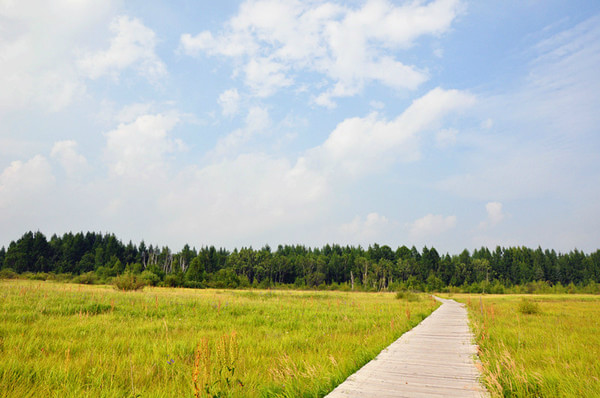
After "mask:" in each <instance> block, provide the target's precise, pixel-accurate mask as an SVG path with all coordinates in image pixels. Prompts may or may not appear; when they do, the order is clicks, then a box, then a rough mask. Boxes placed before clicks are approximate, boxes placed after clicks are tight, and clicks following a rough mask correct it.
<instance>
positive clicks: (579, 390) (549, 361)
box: [453, 295, 600, 397]
mask: <svg viewBox="0 0 600 398" xmlns="http://www.w3.org/2000/svg"><path fill="white" fill-rule="evenodd" d="M453 298H455V299H457V300H459V301H462V302H465V303H467V306H468V308H469V313H470V316H471V320H472V323H473V329H474V332H475V335H476V340H477V344H478V345H479V347H480V359H481V363H482V366H483V375H484V382H485V384H486V385H487V387H488V389H489V390H490V392H491V394H492V396H504V397H600V360H599V358H600V296H593V295H527V296H521V295H510V296H494V295H490V296H481V301H480V296H478V295H471V296H469V295H456V296H454V297H453Z"/></svg>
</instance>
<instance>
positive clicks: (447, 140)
mask: <svg viewBox="0 0 600 398" xmlns="http://www.w3.org/2000/svg"><path fill="white" fill-rule="evenodd" d="M457 135H458V130H456V129H453V128H450V129H442V130H440V131H438V132H437V133H436V134H435V143H436V145H437V146H438V148H447V147H449V146H452V145H454V144H455V143H456V136H457Z"/></svg>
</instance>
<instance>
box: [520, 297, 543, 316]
mask: <svg viewBox="0 0 600 398" xmlns="http://www.w3.org/2000/svg"><path fill="white" fill-rule="evenodd" d="M519 312H520V313H521V314H526V315H534V314H539V313H540V305H539V304H538V303H536V302H535V301H531V300H525V299H523V300H521V303H519Z"/></svg>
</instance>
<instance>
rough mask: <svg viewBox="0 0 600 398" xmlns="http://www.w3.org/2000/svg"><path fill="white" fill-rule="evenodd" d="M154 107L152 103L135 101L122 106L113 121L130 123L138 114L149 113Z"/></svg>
mask: <svg viewBox="0 0 600 398" xmlns="http://www.w3.org/2000/svg"><path fill="white" fill-rule="evenodd" d="M153 108H154V104H152V103H135V104H129V105H126V106H124V107H123V108H122V109H121V110H120V111H118V113H117V114H116V116H115V117H114V119H115V121H117V122H118V123H131V122H133V121H134V120H135V119H137V118H138V117H140V116H143V115H147V114H149V113H151V110H152V109H153Z"/></svg>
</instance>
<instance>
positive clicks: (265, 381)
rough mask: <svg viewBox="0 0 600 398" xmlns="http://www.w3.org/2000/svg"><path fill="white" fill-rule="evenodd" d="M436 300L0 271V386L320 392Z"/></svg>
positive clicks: (132, 392)
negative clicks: (97, 282) (74, 279)
mask: <svg viewBox="0 0 600 398" xmlns="http://www.w3.org/2000/svg"><path fill="white" fill-rule="evenodd" d="M436 307H437V303H434V302H432V300H431V299H429V298H426V297H425V296H423V298H422V299H421V300H418V301H413V302H408V301H407V300H403V299H400V300H398V299H396V298H395V295H394V294H393V293H352V292H299V291H257V290H253V291H237V290H231V291H226V290H191V289H168V288H145V289H144V290H143V291H141V292H123V291H117V290H115V289H114V288H113V287H108V286H89V285H73V284H62V283H55V282H37V281H22V280H9V281H0V358H2V360H1V361H0V396H8V397H40V396H48V397H54V396H60V397H81V396H84V397H86V396H87V397H112V396H119V397H124V396H125V397H126V396H131V397H134V396H143V397H146V396H148V397H174V396H177V397H186V396H188V397H191V396H194V395H196V396H220V397H226V396H235V397H269V396H279V397H319V396H323V395H325V394H326V393H327V392H329V391H330V390H331V389H333V388H334V387H335V386H336V385H337V384H339V383H340V382H342V381H343V380H344V379H345V378H346V377H347V376H348V375H350V374H352V373H353V372H354V371H356V370H357V369H359V368H360V367H361V366H362V365H364V364H365V363H366V362H367V361H369V360H370V359H372V358H373V357H374V356H375V355H377V353H379V351H380V350H381V349H383V348H384V347H386V346H387V345H389V344H390V343H391V342H392V341H394V340H395V339H396V338H398V337H399V336H400V335H401V334H402V333H404V332H405V331H407V330H409V329H410V328H412V327H413V326H414V325H416V324H417V323H418V322H420V321H421V320H422V319H423V318H424V317H426V316H427V315H428V314H429V313H431V311H433V309H435V308H436Z"/></svg>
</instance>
